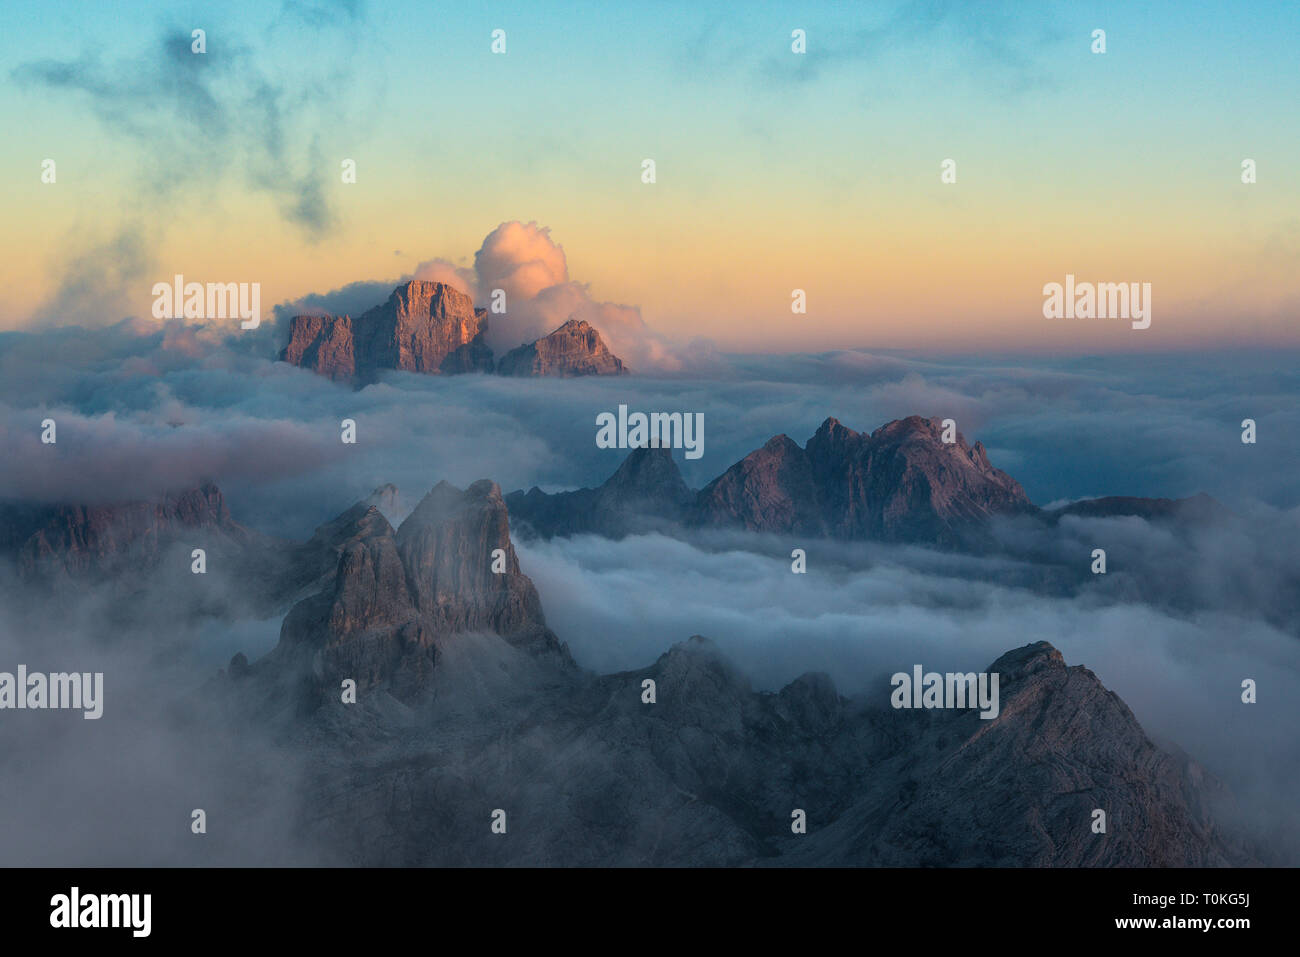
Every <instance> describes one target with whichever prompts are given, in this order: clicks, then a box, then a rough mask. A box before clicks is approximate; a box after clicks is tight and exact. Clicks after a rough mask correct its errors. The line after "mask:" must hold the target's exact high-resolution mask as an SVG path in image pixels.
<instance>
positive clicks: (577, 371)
mask: <svg viewBox="0 0 1300 957" xmlns="http://www.w3.org/2000/svg"><path fill="white" fill-rule="evenodd" d="M487 328H488V314H487V310H486V309H476V308H474V301H473V300H472V299H471V298H470V297H469V296H467V295H466V294H465V293H463V292H461V291H460V290H459V289H457V288H455V287H454V286H450V285H448V284H447V283H441V282H421V281H418V280H412V281H411V282H407V283H403V284H402V285H400V286H398V287H397V288H396V289H394V290H393V293H392V295H391V296H389V297H388V299H387V300H386V301H385V302H383V303H381V304H380V305H378V306H375V307H374V308H373V309H369V310H367V311H366V312H365V313H363V314H362V315H361V316H360V317H358V318H356V319H353V318H351V317H350V316H346V315H345V316H294V317H293V319H292V320H290V323H289V342H288V344H287V345H286V346H285V347H284V349H283V350H282V351H281V353H280V359H281V361H283V362H288V363H290V364H292V365H296V366H302V367H303V368H306V369H311V370H312V371H313V372H316V373H319V374H320V375H323V376H328V377H329V378H331V379H334V380H336V381H348V382H355V383H357V384H358V385H364V384H365V383H367V382H373V381H374V380H375V378H376V377H377V376H378V374H379V372H380V371H381V370H384V369H402V370H405V371H407V372H418V373H422V374H425V375H453V374H456V373H462V372H493V371H497V372H500V373H501V374H503V375H512V376H564V377H569V376H580V375H622V374H625V373H626V372H627V371H628V370H627V367H626V366H624V365H623V361H622V360H621V359H619V358H618V357H617V356H616V355H614V354H613V353H612V352H610V351H609V349H608V348H607V347H606V346H605V343H604V341H603V340H602V339H601V337H600V333H598V332H597V331H596V330H595V329H594V328H593V327H592V326H591V325H590V324H589V323H586V322H583V321H581V320H577V319H570V320H569V321H568V322H566V323H564V325H562V326H560V328H558V329H556V330H555V331H554V332H552V333H551V334H550V335H548V336H544V337H543V338H541V339H538V340H536V341H535V342H531V343H528V344H527V345H523V346H520V347H519V348H518V349H515V350H512V351H511V352H509V353H507V354H506V355H505V356H504V357H503V358H502V360H501V365H500V367H497V366H496V365H495V364H494V362H493V356H492V349H491V348H490V347H489V346H488V344H487V340H486V335H487Z"/></svg>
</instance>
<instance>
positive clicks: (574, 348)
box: [497, 319, 628, 378]
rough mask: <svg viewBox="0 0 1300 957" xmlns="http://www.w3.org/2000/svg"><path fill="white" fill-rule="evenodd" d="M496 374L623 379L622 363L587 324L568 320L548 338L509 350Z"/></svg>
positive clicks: (498, 366)
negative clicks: (618, 376)
mask: <svg viewBox="0 0 1300 957" xmlns="http://www.w3.org/2000/svg"><path fill="white" fill-rule="evenodd" d="M497 372H499V373H500V374H501V375H511V376H560V377H563V378H569V377H572V376H584V375H625V374H627V372H628V369H627V367H626V366H624V365H623V360H622V359H620V358H619V357H618V356H616V355H614V353H612V352H610V351H609V349H608V348H607V347H606V346H605V342H604V340H603V339H601V337H600V333H599V332H597V331H596V330H595V329H593V328H592V327H591V325H590V324H589V323H587V322H584V321H582V320H579V319H570V320H569V321H568V322H566V323H565V324H564V325H562V326H560V328H558V329H556V330H555V331H554V332H552V333H551V334H550V335H548V336H543V337H542V338H541V339H538V340H537V341H536V342H530V343H528V344H527V345H523V346H520V347H519V348H517V349H512V350H511V351H510V352H507V353H506V354H505V355H504V356H502V357H501V362H500V363H498V365H497Z"/></svg>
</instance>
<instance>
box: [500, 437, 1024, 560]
mask: <svg viewBox="0 0 1300 957" xmlns="http://www.w3.org/2000/svg"><path fill="white" fill-rule="evenodd" d="M942 433H943V429H942V425H941V424H940V420H938V419H925V418H922V417H920V416H909V417H908V418H906V419H899V420H897V421H895V422H890V423H889V424H888V425H885V426H882V427H881V428H879V429H877V430H876V431H875V432H872V433H871V434H870V435H868V434H866V433H862V432H855V431H853V430H852V429H849V428H846V427H845V426H844V425H841V424H840V422H839V421H837V420H836V419H834V418H828V419H827V420H826V421H825V422H823V423H822V425H821V428H819V429H818V430H817V433H816V434H815V435H814V436H813V437H812V438H811V439H809V440H808V444H807V446H806V447H802V448H801V447H800V446H799V445H798V443H796V442H795V441H794V440H793V439H791V438H790V437H789V436H786V435H777V436H775V437H773V438H772V439H770V440H768V442H767V444H765V445H764V446H763V447H762V448H759V449H756V450H755V451H753V452H751V453H749V455H747V456H745V457H744V458H743V459H741V460H740V461H739V462H737V463H736V464H735V465H733V466H731V468H729V469H727V471H725V472H724V473H723V474H722V475H720V476H718V477H717V478H716V479H714V480H713V481H712V482H710V483H709V484H708V485H706V486H705V487H704V489H703V490H701V491H700V492H698V493H696V492H692V491H691V490H690V489H688V488H687V487H686V484H685V482H683V481H682V476H681V473H680V472H679V471H678V469H677V465H676V463H675V462H674V461H673V459H672V454H671V452H670V451H669V450H668V449H634V450H632V452H631V454H629V455H628V457H627V459H626V460H625V461H624V463H623V465H622V466H620V467H619V469H618V471H617V472H615V474H614V475H613V476H612V477H611V478H610V479H609V480H608V481H607V482H605V484H604V485H601V486H600V487H599V488H595V489H579V490H577V491H574V492H562V493H559V494H555V495H547V494H546V493H545V492H542V491H541V490H540V489H538V488H533V489H531V490H529V491H528V492H527V493H526V494H525V493H523V492H512V493H511V494H510V495H509V496H508V497H507V499H506V500H507V502H509V504H510V510H511V514H512V515H514V516H515V517H516V519H518V520H519V522H520V524H521V526H523V527H525V528H527V529H528V530H529V531H531V532H533V533H535V534H538V535H541V536H543V537H550V536H554V535H572V534H575V533H578V532H593V533H596V534H604V535H609V536H613V537H618V536H620V535H625V534H628V533H629V532H631V531H636V530H645V529H646V528H648V527H653V526H655V525H660V524H663V523H665V522H670V523H680V524H684V525H695V526H709V527H736V528H744V529H748V530H750V531H758V532H773V533H782V534H784V533H790V534H798V535H809V536H816V537H822V538H840V539H848V540H863V539H870V540H876V541H894V542H916V543H921V544H931V545H939V546H943V547H956V546H959V545H964V544H970V543H972V542H973V541H975V540H976V539H977V538H978V537H979V534H980V532H981V529H982V526H983V523H984V522H985V521H986V520H987V519H989V518H991V517H992V516H994V515H1003V514H1018V513H1021V512H1026V513H1036V512H1037V509H1036V508H1035V507H1034V505H1033V503H1032V502H1030V500H1029V497H1028V496H1027V495H1026V494H1025V491H1024V489H1022V488H1021V487H1020V484H1019V483H1018V482H1016V480H1015V479H1013V478H1011V476H1009V475H1007V474H1006V473H1005V472H1003V471H1001V470H1000V469H996V468H994V467H993V466H992V464H990V462H989V459H988V454H987V453H986V452H985V450H984V446H983V445H981V444H980V443H978V442H976V443H975V444H974V445H973V446H972V445H968V444H967V443H966V440H965V438H963V437H962V436H961V434H960V433H958V434H957V435H956V436H955V441H954V442H952V443H945V442H944V441H943V440H942Z"/></svg>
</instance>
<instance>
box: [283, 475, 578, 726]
mask: <svg viewBox="0 0 1300 957" xmlns="http://www.w3.org/2000/svg"><path fill="white" fill-rule="evenodd" d="M380 492H383V490H382V489H381V490H380ZM376 494H379V493H376ZM372 498H374V496H372ZM312 543H315V545H314V548H313V550H312V551H311V554H312V555H314V556H316V559H315V560H327V557H328V555H330V554H331V553H332V554H334V555H335V556H337V557H336V562H337V565H336V569H335V572H334V575H333V577H332V579H329V580H326V581H325V583H324V587H323V588H322V589H321V590H320V591H319V592H317V593H316V594H314V595H311V596H310V597H308V598H305V599H303V600H302V601H300V602H299V603H298V604H296V605H295V606H294V607H293V608H292V609H291V610H290V612H289V614H288V616H287V617H286V618H285V621H284V625H283V627H282V629H281V634H280V644H279V645H278V646H277V648H276V649H275V651H274V652H272V654H271V655H270V656H269V660H270V661H271V662H272V664H271V665H270V670H272V671H281V672H289V673H292V674H293V675H294V676H295V677H296V678H297V679H309V680H308V685H309V686H310V687H308V689H307V693H308V697H309V698H312V699H313V700H311V701H306V702H300V704H303V705H304V706H314V704H316V703H318V702H317V701H316V700H314V699H315V696H316V694H317V691H316V690H315V689H316V688H317V687H318V686H317V684H316V682H317V681H320V682H323V686H324V687H326V688H337V687H338V686H339V682H340V681H341V680H343V679H344V678H352V679H354V680H356V682H357V686H358V688H359V689H363V690H370V689H375V688H383V689H385V690H386V691H388V692H389V693H391V694H392V695H393V696H395V697H397V698H399V699H400V700H414V699H416V698H418V697H420V695H421V693H422V692H423V691H425V690H427V682H428V679H429V677H430V675H431V674H432V671H433V663H434V658H435V655H436V648H435V644H436V640H437V639H439V638H442V637H445V636H448V635H454V634H459V633H463V632H490V633H492V634H495V635H499V636H501V637H502V638H504V639H505V640H506V641H507V642H509V643H510V644H511V645H514V646H520V647H528V648H530V649H532V650H534V651H536V652H538V653H553V654H555V655H557V656H558V657H559V658H561V659H564V660H567V652H566V651H564V650H563V648H562V647H561V646H560V644H559V642H558V640H557V639H556V638H555V636H554V635H553V634H552V633H551V632H550V631H549V629H547V627H546V621H545V618H544V617H543V615H542V608H541V601H540V599H539V598H538V596H537V589H536V588H534V587H533V583H532V582H531V581H530V580H529V579H528V578H527V576H525V575H524V574H523V573H522V572H521V571H520V570H519V560H518V558H517V557H516V555H515V551H514V546H513V545H512V544H511V542H510V530H509V521H508V518H507V515H506V507H505V502H504V501H503V500H502V498H501V491H500V489H498V488H497V486H496V484H495V483H493V482H488V481H480V482H475V483H474V484H473V485H471V486H470V487H469V488H468V489H466V490H465V491H463V492H462V491H461V490H459V489H457V488H454V487H453V486H451V485H448V484H447V483H446V482H441V483H439V484H438V485H437V486H435V487H434V488H433V490H432V491H430V492H429V494H428V495H426V496H425V497H424V499H423V501H421V502H420V504H419V505H418V506H417V507H416V509H415V511H413V512H412V513H411V514H410V516H408V517H407V519H406V520H405V521H404V522H402V525H401V527H400V528H399V529H398V530H397V531H396V532H394V530H393V528H392V526H391V525H390V524H389V523H388V520H387V519H386V518H384V516H383V514H382V513H381V512H380V510H379V508H378V506H377V505H374V504H366V503H358V505H355V506H353V507H352V508H351V509H349V510H348V511H347V512H345V513H344V514H343V515H342V516H340V517H339V518H338V519H336V520H335V521H333V522H331V523H328V524H327V525H324V526H321V528H320V529H318V530H317V534H316V535H315V536H313V539H312ZM312 543H308V544H309V545H312ZM498 549H499V550H500V551H499V552H497V550H498ZM494 552H496V553H497V554H494ZM494 564H495V565H496V566H497V567H498V568H500V569H502V570H501V571H499V572H496V571H493V566H494Z"/></svg>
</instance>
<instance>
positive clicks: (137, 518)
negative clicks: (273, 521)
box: [0, 482, 255, 577]
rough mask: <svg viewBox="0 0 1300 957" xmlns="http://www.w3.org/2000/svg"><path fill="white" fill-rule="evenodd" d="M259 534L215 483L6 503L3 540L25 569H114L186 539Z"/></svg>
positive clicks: (210, 541)
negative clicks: (136, 495)
mask: <svg viewBox="0 0 1300 957" xmlns="http://www.w3.org/2000/svg"><path fill="white" fill-rule="evenodd" d="M254 537H255V536H253V534H252V533H250V532H249V531H248V530H247V529H245V528H244V527H243V526H242V525H240V524H238V523H237V522H235V521H234V520H233V519H232V518H231V517H230V510H229V509H228V508H227V507H226V502H225V498H224V497H223V496H222V494H221V490H220V489H218V488H217V487H216V486H215V485H213V484H212V483H210V482H209V483H207V484H205V485H203V486H201V487H199V488H193V489H188V490H186V491H183V492H179V493H176V494H173V495H168V496H166V497H165V498H163V500H162V501H159V502H127V503H121V504H115V505H51V506H0V546H2V547H3V550H4V551H7V552H9V553H10V554H11V555H12V556H13V557H14V558H15V559H16V561H17V564H18V568H19V571H20V572H21V573H22V574H24V575H49V574H54V575H66V576H72V577H79V576H84V575H88V574H108V573H112V572H114V571H116V570H119V569H121V568H125V567H148V566H149V565H151V564H152V563H153V562H155V561H156V560H157V558H158V556H159V554H160V553H161V552H162V551H163V550H164V549H166V548H167V547H168V546H169V545H173V544H175V543H176V542H178V541H181V540H182V539H183V540H185V541H187V542H189V543H190V544H191V545H214V544H215V545H217V546H223V545H224V546H230V547H243V546H245V545H247V544H249V543H250V541H251V540H252V539H253V538H254Z"/></svg>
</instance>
